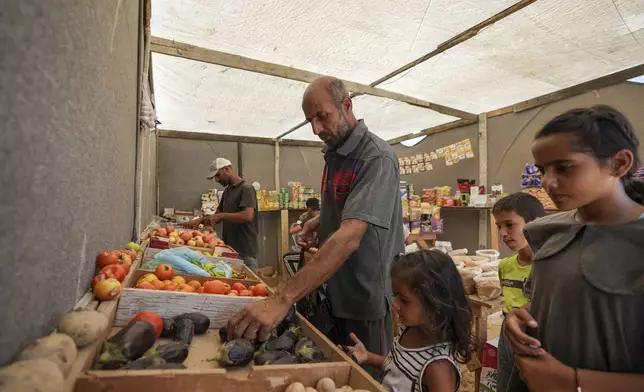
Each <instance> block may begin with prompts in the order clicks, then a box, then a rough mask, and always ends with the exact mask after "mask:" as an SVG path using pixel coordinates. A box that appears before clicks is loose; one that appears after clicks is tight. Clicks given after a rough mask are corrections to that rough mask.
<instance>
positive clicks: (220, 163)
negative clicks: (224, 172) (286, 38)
mask: <svg viewBox="0 0 644 392" xmlns="http://www.w3.org/2000/svg"><path fill="white" fill-rule="evenodd" d="M232 165H233V164H232V163H230V161H229V160H228V159H226V158H217V159H215V160H214V161H212V164H210V175H208V177H206V178H207V179H209V180H212V179H213V178H215V176H216V175H217V172H218V171H219V170H220V169H222V168H224V167H226V166H232Z"/></svg>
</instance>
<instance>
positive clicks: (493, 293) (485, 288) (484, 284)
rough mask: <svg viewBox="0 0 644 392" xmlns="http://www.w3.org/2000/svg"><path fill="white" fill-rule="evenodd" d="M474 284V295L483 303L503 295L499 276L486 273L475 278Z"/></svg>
mask: <svg viewBox="0 0 644 392" xmlns="http://www.w3.org/2000/svg"><path fill="white" fill-rule="evenodd" d="M474 284H475V286H476V293H477V294H478V296H479V297H480V298H481V299H482V300H483V301H489V300H491V299H494V298H497V297H499V296H501V294H502V293H503V290H502V288H501V281H499V276H498V275H497V274H496V273H494V272H487V273H484V274H482V275H478V276H475V277H474Z"/></svg>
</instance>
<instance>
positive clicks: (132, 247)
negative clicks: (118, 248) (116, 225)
mask: <svg viewBox="0 0 644 392" xmlns="http://www.w3.org/2000/svg"><path fill="white" fill-rule="evenodd" d="M125 249H128V250H133V251H135V252H138V251H140V250H141V245H139V244H137V243H136V242H128V243H127V245H125Z"/></svg>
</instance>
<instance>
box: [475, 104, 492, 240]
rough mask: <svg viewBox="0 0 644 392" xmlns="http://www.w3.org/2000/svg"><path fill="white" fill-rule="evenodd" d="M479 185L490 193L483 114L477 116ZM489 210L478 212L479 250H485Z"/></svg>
mask: <svg viewBox="0 0 644 392" xmlns="http://www.w3.org/2000/svg"><path fill="white" fill-rule="evenodd" d="M478 124H479V133H478V135H479V185H483V186H485V192H486V193H490V188H489V184H488V180H487V116H486V115H485V113H483V114H480V115H479V123H478ZM489 214H490V210H487V209H483V210H481V211H480V212H479V249H486V248H487V247H488V244H487V230H488V225H487V220H488V215H489Z"/></svg>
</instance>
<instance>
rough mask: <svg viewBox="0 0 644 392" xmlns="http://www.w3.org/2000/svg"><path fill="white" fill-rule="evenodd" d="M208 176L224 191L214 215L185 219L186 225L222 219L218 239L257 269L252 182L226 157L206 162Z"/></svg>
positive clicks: (197, 224) (255, 205)
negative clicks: (210, 163) (235, 169)
mask: <svg viewBox="0 0 644 392" xmlns="http://www.w3.org/2000/svg"><path fill="white" fill-rule="evenodd" d="M207 178H208V179H209V180H212V179H214V180H215V181H217V182H218V183H219V184H220V185H221V186H223V187H224V188H225V189H224V194H223V195H222V197H221V201H220V202H219V207H217V212H216V213H215V214H214V215H210V216H206V217H203V218H200V219H195V220H192V221H190V222H188V226H191V227H196V226H199V224H201V223H203V224H211V225H213V226H214V225H216V224H217V223H219V222H222V225H223V227H222V233H221V239H222V241H224V243H226V245H230V246H231V247H232V248H233V249H234V250H235V251H236V252H237V253H239V258H240V259H242V260H243V261H244V264H246V266H248V268H250V269H252V270H253V271H257V214H256V211H257V194H256V193H255V188H253V186H252V185H250V184H246V182H245V181H244V179H243V178H241V177H240V176H239V175H237V173H235V172H234V171H233V166H232V163H230V161H229V160H228V159H226V158H217V159H215V160H214V161H213V162H212V165H210V174H209V175H208V177H207Z"/></svg>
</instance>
